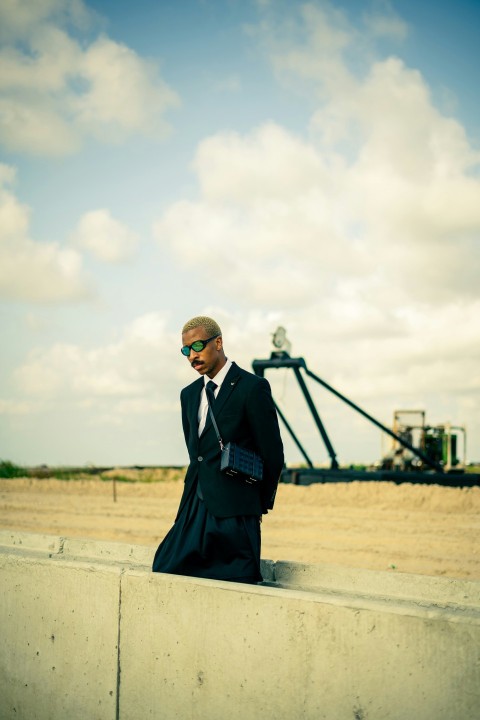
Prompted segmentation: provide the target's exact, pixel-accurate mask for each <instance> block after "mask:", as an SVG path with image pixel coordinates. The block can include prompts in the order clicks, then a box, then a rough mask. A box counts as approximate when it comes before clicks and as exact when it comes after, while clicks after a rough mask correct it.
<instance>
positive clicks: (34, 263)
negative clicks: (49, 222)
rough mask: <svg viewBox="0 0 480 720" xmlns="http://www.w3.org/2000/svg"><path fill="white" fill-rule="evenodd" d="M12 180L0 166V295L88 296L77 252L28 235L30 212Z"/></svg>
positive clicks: (48, 298)
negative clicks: (15, 190)
mask: <svg viewBox="0 0 480 720" xmlns="http://www.w3.org/2000/svg"><path fill="white" fill-rule="evenodd" d="M14 179H15V171H14V169H13V168H11V167H8V166H5V165H0V296H2V297H4V298H7V299H11V300H26V301H33V302H47V303H48V302H60V301H65V300H67V301H68V300H79V299H84V298H87V297H89V296H90V295H91V292H92V290H91V288H90V287H89V282H88V280H87V278H86V276H85V274H84V271H83V268H82V258H81V256H80V255H79V253H78V252H76V251H75V250H73V249H71V248H67V249H64V248H62V247H60V246H59V245H58V244H57V243H53V242H37V241H35V240H32V239H31V238H30V237H29V216H30V211H29V209H28V208H27V207H26V206H25V205H23V204H21V203H20V202H19V201H18V199H17V198H16V196H15V195H14V193H13V191H12V189H11V185H12V184H13V182H14Z"/></svg>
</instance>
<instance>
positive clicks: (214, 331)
mask: <svg viewBox="0 0 480 720" xmlns="http://www.w3.org/2000/svg"><path fill="white" fill-rule="evenodd" d="M199 327H203V328H204V329H205V332H206V333H207V335H208V336H209V337H210V336H213V335H221V334H222V331H221V330H220V325H219V324H218V323H217V322H216V320H213V319H212V318H211V317H207V316H206V315H197V317H194V318H192V319H191V320H188V322H186V323H185V325H184V326H183V328H182V335H183V333H186V332H188V331H189V330H195V329H196V328H199Z"/></svg>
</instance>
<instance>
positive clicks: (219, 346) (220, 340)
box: [215, 335, 223, 350]
mask: <svg viewBox="0 0 480 720" xmlns="http://www.w3.org/2000/svg"><path fill="white" fill-rule="evenodd" d="M215 342H216V344H217V350H221V349H222V348H223V338H222V336H221V335H219V336H218V337H217V338H215Z"/></svg>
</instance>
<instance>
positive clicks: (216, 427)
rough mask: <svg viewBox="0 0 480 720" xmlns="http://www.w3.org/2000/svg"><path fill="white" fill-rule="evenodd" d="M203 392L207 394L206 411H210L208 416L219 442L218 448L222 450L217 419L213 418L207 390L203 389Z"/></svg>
mask: <svg viewBox="0 0 480 720" xmlns="http://www.w3.org/2000/svg"><path fill="white" fill-rule="evenodd" d="M205 394H206V396H207V402H208V412H209V413H210V417H211V419H212V423H213V427H214V429H215V433H216V435H217V440H218V442H219V444H220V450H223V448H224V445H223V442H222V438H221V436H220V433H219V431H218V425H217V421H216V420H215V415H214V414H213V409H212V403H211V402H210V397H209V395H208V392H207V391H206V390H205Z"/></svg>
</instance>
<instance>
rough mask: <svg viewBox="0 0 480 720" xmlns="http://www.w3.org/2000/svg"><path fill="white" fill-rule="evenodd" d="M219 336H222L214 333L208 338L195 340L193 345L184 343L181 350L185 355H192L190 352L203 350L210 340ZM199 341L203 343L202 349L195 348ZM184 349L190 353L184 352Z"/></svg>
mask: <svg viewBox="0 0 480 720" xmlns="http://www.w3.org/2000/svg"><path fill="white" fill-rule="evenodd" d="M218 337H220V335H212V337H209V338H208V340H195V342H193V343H192V344H191V345H182V347H181V348H180V352H181V353H182V355H183V357H190V353H191V352H192V350H193V351H194V352H202V350H205V348H206V346H207V345H208V343H209V342H210V340H215V338H218ZM197 343H202V347H201V348H200V350H195V349H194V347H193V346H194V345H196V344H197ZM184 350H188V355H187V354H186V353H184V352H183V351H184Z"/></svg>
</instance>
